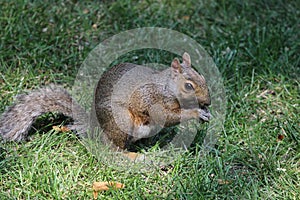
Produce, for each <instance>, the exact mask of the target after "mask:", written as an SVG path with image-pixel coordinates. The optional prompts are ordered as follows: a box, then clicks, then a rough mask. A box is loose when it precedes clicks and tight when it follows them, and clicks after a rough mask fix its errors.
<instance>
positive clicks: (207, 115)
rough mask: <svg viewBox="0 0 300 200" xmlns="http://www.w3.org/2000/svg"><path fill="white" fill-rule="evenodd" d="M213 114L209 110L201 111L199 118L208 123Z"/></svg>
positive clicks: (202, 109)
mask: <svg viewBox="0 0 300 200" xmlns="http://www.w3.org/2000/svg"><path fill="white" fill-rule="evenodd" d="M211 117H212V116H211V114H210V112H209V110H208V109H207V108H200V109H199V118H200V120H202V121H204V122H208V121H209V120H210V119H211Z"/></svg>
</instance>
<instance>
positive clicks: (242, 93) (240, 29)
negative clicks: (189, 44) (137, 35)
mask: <svg viewBox="0 0 300 200" xmlns="http://www.w3.org/2000/svg"><path fill="white" fill-rule="evenodd" d="M170 2H172V3H170ZM0 13H1V14H0V92H1V96H0V112H2V111H4V109H5V107H6V106H8V105H10V104H11V103H12V101H13V97H14V96H15V95H17V94H19V93H22V92H24V91H25V90H26V91H28V90H31V89H33V88H37V87H40V86H42V85H48V84H50V83H56V84H60V85H63V86H65V87H71V86H72V83H73V81H74V79H75V76H76V73H77V70H78V69H79V67H80V65H81V63H82V62H83V60H84V59H85V57H86V56H87V55H88V53H89V52H90V51H91V50H92V49H93V48H94V47H95V46H96V45H97V44H99V43H100V42H102V41H103V40H104V39H106V38H108V37H110V36H113V35H114V34H117V33H119V32H121V31H124V30H128V29H132V28H137V27H145V26H156V27H165V28H170V29H174V30H177V31H180V32H182V33H185V34H187V35H189V36H190V37H192V38H194V39H195V40H196V41H197V42H199V43H200V44H202V45H203V46H204V48H205V49H206V50H207V51H208V52H209V54H210V55H211V56H212V57H213V59H214V61H215V63H216V64H217V66H218V68H219V70H220V72H221V73H222V76H223V78H224V82H225V88H226V92H227V98H228V105H227V116H226V122H225V125H224V130H223V132H222V133H221V136H220V138H219V140H218V143H217V145H216V149H215V150H214V151H212V152H210V154H208V155H202V154H200V153H199V149H200V147H199V146H197V145H196V147H195V149H193V151H191V152H190V153H187V154H186V155H183V156H182V157H180V158H178V159H177V160H176V161H175V162H174V163H172V165H171V166H169V167H168V169H167V170H161V169H157V170H153V171H148V172H136V173H133V172H130V171H127V170H123V171H119V170H116V169H115V168H114V167H113V166H107V165H105V164H104V163H102V162H101V161H99V160H96V159H95V158H94V156H93V155H92V154H91V153H90V152H88V151H87V150H86V148H85V147H84V146H83V145H82V142H81V141H80V140H79V139H78V138H76V137H75V136H73V135H70V134H66V133H63V134H62V133H55V132H54V131H53V130H52V131H50V132H48V133H46V134H42V133H35V134H34V135H33V136H32V138H31V139H30V141H28V142H24V143H3V144H1V146H0V148H1V149H0V198H1V199H91V198H92V190H91V184H92V183H93V182H94V181H110V180H112V181H119V182H122V183H124V184H125V185H126V187H125V188H124V189H122V190H111V191H107V192H103V193H100V194H99V195H100V198H99V199H158V198H160V199H297V198H299V196H300V128H299V127H300V121H299V115H300V109H299V107H300V105H299V104H300V83H299V75H300V67H299V65H300V64H299V61H300V56H299V53H300V31H299V28H300V27H299V24H300V4H299V2H297V1H296V0H294V1H275V0H270V1H258V0H254V1H243V2H240V1H234V0H229V1H205V0H203V1H196V0H195V1H189V2H188V3H183V2H181V1H178V0H175V1H166V0H162V1H154V0H153V1H152V0H149V1H131V0H124V1H115V2H110V1H104V2H102V3H99V2H98V1H76V0H70V1H60V0H57V1H45V2H44V1H43V2H42V1H25V0H24V1H22V0H17V1H9V0H2V1H1V2H0ZM93 25H94V26H93ZM96 25H97V27H96ZM149 52H150V53H148V54H145V55H144V57H145V59H148V60H149V61H156V59H157V54H155V53H151V51H149ZM16 123H17V122H16ZM278 135H284V139H283V140H282V141H277V137H278Z"/></svg>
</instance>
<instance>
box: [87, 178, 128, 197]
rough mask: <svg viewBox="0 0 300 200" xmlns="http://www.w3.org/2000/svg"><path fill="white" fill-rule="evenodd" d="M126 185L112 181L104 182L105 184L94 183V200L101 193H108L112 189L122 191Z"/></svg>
mask: <svg viewBox="0 0 300 200" xmlns="http://www.w3.org/2000/svg"><path fill="white" fill-rule="evenodd" d="M124 187H125V185H124V184H122V183H119V182H112V181H104V182H94V183H93V195H94V199H97V197H98V192H99V191H106V190H109V189H110V188H113V189H122V188H124Z"/></svg>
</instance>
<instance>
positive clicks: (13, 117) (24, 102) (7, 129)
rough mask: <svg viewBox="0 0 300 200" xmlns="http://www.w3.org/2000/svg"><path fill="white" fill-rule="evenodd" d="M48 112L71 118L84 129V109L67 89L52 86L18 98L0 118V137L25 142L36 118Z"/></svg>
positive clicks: (5, 139)
mask: <svg viewBox="0 0 300 200" xmlns="http://www.w3.org/2000/svg"><path fill="white" fill-rule="evenodd" d="M48 112H58V113H62V114H63V115H65V116H67V117H71V118H72V119H73V120H74V123H75V124H78V125H79V126H81V129H84V124H85V122H84V120H86V119H87V117H86V116H87V114H86V113H85V111H84V109H83V108H82V107H81V106H80V105H79V104H77V103H76V102H75V101H74V100H73V98H72V97H71V95H70V94H69V93H68V92H67V91H66V90H65V89H63V88H59V87H56V86H51V87H46V88H42V89H39V90H36V91H32V92H30V93H29V94H23V95H19V96H17V98H16V102H15V103H14V104H13V105H12V106H10V107H8V108H7V110H6V111H5V112H4V113H3V114H2V116H1V117H0V136H1V137H2V139H3V140H4V141H21V140H23V139H25V138H26V136H27V135H28V131H29V130H30V128H31V126H32V124H33V123H34V122H35V120H36V118H37V117H39V116H40V115H42V114H45V113H48ZM79 132H80V131H79Z"/></svg>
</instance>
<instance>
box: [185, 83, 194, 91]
mask: <svg viewBox="0 0 300 200" xmlns="http://www.w3.org/2000/svg"><path fill="white" fill-rule="evenodd" d="M184 87H185V89H186V90H194V87H193V85H192V84H191V83H185V84H184Z"/></svg>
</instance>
